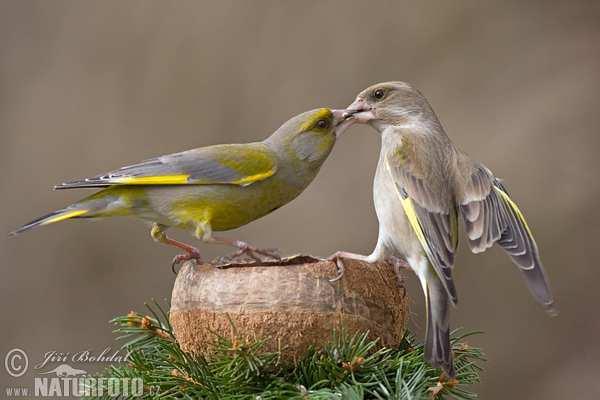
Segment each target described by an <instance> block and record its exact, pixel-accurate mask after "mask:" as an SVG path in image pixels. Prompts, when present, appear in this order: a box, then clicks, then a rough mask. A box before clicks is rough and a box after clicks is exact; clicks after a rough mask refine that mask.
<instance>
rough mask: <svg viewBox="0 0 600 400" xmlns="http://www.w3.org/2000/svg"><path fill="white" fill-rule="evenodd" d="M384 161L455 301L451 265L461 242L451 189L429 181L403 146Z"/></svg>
mask: <svg viewBox="0 0 600 400" xmlns="http://www.w3.org/2000/svg"><path fill="white" fill-rule="evenodd" d="M385 162H386V166H387V168H388V169H389V172H390V173H391V175H392V177H393V180H394V183H395V187H396V190H397V192H398V196H399V199H400V202H401V204H402V207H403V209H404V212H405V213H406V216H407V217H408V220H409V222H410V225H411V227H412V229H413V231H414V232H415V234H416V236H417V238H418V239H419V242H420V243H421V246H422V247H423V249H424V251H425V254H426V255H427V258H428V259H429V262H430V263H431V265H432V266H433V268H434V270H435V272H436V274H437V275H438V277H439V279H440V281H441V282H442V284H443V286H444V288H445V289H446V291H447V292H448V295H449V297H450V299H451V300H452V302H453V303H454V304H455V303H456V301H457V295H456V288H455V286H454V281H453V279H452V267H453V265H454V253H455V251H456V247H457V245H458V223H457V215H456V208H455V207H454V206H453V203H452V201H451V197H450V196H449V191H448V190H436V189H434V188H433V187H432V185H431V184H428V182H427V179H425V178H424V177H422V176H420V174H418V173H417V171H416V169H415V168H414V164H413V163H411V161H410V160H407V158H406V157H404V155H403V154H402V150H401V149H395V150H393V151H392V152H390V153H388V154H387V155H386V160H385Z"/></svg>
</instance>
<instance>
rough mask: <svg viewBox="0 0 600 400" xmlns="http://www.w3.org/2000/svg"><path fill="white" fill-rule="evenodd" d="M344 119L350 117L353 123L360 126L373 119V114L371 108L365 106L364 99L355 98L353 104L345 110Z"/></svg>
mask: <svg viewBox="0 0 600 400" xmlns="http://www.w3.org/2000/svg"><path fill="white" fill-rule="evenodd" d="M345 116H346V118H348V117H352V119H353V120H355V122H358V123H360V124H366V123H367V122H369V121H371V120H374V119H375V114H374V113H373V107H371V106H370V105H368V104H367V102H366V101H365V100H364V99H361V98H357V99H356V100H354V103H352V104H350V105H349V106H348V107H347V108H346V114H345Z"/></svg>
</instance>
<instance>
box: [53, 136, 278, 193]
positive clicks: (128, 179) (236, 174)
mask: <svg viewBox="0 0 600 400" xmlns="http://www.w3.org/2000/svg"><path fill="white" fill-rule="evenodd" d="M276 171H277V156H276V154H275V153H274V152H273V151H272V150H271V149H270V148H269V147H268V146H267V145H265V144H264V143H247V144H223V145H215V146H208V147H202V148H199V149H194V150H188V151H184V152H181V153H175V154H169V155H166V156H160V157H156V158H152V159H149V160H146V161H143V162H141V163H139V164H133V165H129V166H126V167H123V168H120V169H118V170H116V171H112V172H109V173H107V174H103V175H98V176H95V177H92V178H85V179H78V180H74V181H70V182H65V183H62V184H60V185H57V186H55V189H71V188H82V187H104V186H112V185H186V184H193V185H203V184H205V185H208V184H229V185H239V186H247V185H250V184H252V183H254V182H257V181H261V180H263V179H266V178H268V177H270V176H272V175H273V174H275V172H276Z"/></svg>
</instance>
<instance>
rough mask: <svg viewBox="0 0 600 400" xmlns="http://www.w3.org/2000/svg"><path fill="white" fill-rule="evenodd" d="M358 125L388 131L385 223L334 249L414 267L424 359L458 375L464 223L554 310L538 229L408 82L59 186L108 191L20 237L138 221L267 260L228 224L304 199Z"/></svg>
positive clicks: (480, 247)
mask: <svg viewBox="0 0 600 400" xmlns="http://www.w3.org/2000/svg"><path fill="white" fill-rule="evenodd" d="M355 123H361V124H369V125H370V126H371V127H372V128H373V129H375V130H376V131H377V132H378V133H379V134H380V136H381V153H380V157H379V163H378V165H377V171H376V174H375V180H374V185H373V194H374V196H373V198H374V204H375V209H376V213H377V218H378V220H379V237H378V240H377V245H376V247H375V249H374V250H373V252H372V253H371V254H370V255H366V256H365V255H360V254H354V253H349V252H344V251H341V252H337V253H335V254H334V255H333V256H331V257H330V259H332V260H335V261H336V262H337V264H338V267H340V269H341V268H343V259H344V258H351V259H358V260H363V261H367V262H376V261H390V262H393V263H395V264H396V265H398V266H405V267H408V268H410V269H412V270H413V271H414V272H415V274H416V275H417V277H418V278H419V280H420V283H421V286H422V288H423V292H424V294H425V302H426V310H427V330H426V338H425V357H426V359H427V361H428V362H429V363H430V364H431V365H432V366H434V367H440V368H442V369H443V370H444V372H445V373H446V374H447V375H448V376H449V377H454V376H455V374H456V371H455V369H454V365H453V360H452V350H451V348H450V339H449V334H450V328H449V311H450V308H451V305H456V302H457V292H456V287H455V285H454V281H453V278H452V269H453V265H454V255H455V253H456V249H457V245H458V224H459V220H462V221H463V223H464V225H465V230H466V233H467V236H468V244H469V246H470V248H471V250H472V251H473V252H474V253H479V252H483V251H485V250H486V249H487V248H489V247H491V246H492V245H493V244H498V245H499V246H500V247H501V248H502V249H504V251H505V252H506V253H507V254H508V255H509V257H510V258H511V259H512V261H513V262H514V263H515V264H516V265H517V267H518V268H519V269H520V271H521V272H522V274H523V277H524V278H525V281H526V283H527V285H528V287H529V289H530V291H531V294H532V295H533V297H534V298H535V300H537V301H538V302H539V303H540V304H542V305H543V306H544V307H545V308H546V310H547V311H548V312H549V313H551V314H552V313H555V311H554V308H553V303H554V302H553V298H552V294H551V292H550V288H549V285H548V279H547V277H546V274H545V272H544V268H543V266H542V264H541V261H540V257H539V254H538V248H537V245H536V243H535V240H534V238H533V235H532V232H531V229H530V227H529V225H528V224H527V222H526V221H525V217H524V215H523V213H522V211H521V210H520V209H519V207H518V206H517V204H516V203H515V201H514V200H513V199H512V198H511V197H510V195H509V193H508V191H507V189H506V187H505V186H504V184H503V183H502V181H501V180H500V179H498V178H497V177H495V176H494V174H493V173H492V172H491V171H490V170H489V169H488V168H486V167H485V166H484V165H483V164H480V163H478V162H475V161H473V160H471V159H470V158H469V157H468V156H467V155H466V154H464V153H463V152H461V151H460V150H459V149H457V148H456V147H455V146H454V144H453V143H452V142H451V141H450V138H449V137H448V136H447V135H446V132H445V131H444V129H443V127H442V124H441V123H440V121H439V120H438V118H437V116H436V114H435V113H434V111H433V110H432V108H431V106H430V105H429V103H428V102H427V100H426V99H425V97H424V96H423V95H422V94H421V93H420V92H419V91H418V90H416V89H414V88H413V87H412V86H411V85H409V84H406V83H403V82H386V83H380V84H376V85H373V86H371V87H369V88H367V89H365V90H363V91H362V92H360V93H359V94H358V96H357V97H356V99H355V101H354V102H353V103H352V104H351V105H350V106H348V107H347V108H346V109H345V110H331V109H328V108H320V109H316V110H312V111H307V112H305V113H302V114H299V115H297V116H295V117H293V118H291V119H290V120H289V121H287V122H285V123H284V124H283V125H282V126H281V127H280V128H279V129H277V130H276V131H275V132H274V133H273V134H272V135H271V136H269V137H267V138H266V139H264V140H263V141H260V142H253V143H245V144H223V145H215V146H208V147H202V148H198V149H194V150H189V151H184V152H181V153H176V154H170V155H165V156H160V157H156V158H153V159H149V160H146V161H143V162H141V163H139V164H133V165H129V166H125V167H123V168H121V169H118V170H116V171H113V172H109V173H107V174H103V175H98V176H95V177H92V178H85V179H79V180H74V181H70V182H66V183H62V184H60V185H58V186H56V187H55V188H56V189H71V188H102V190H100V191H98V192H96V193H94V194H92V195H91V196H88V197H86V198H84V199H83V200H81V201H78V202H76V203H74V204H72V205H70V206H68V207H65V208H63V209H61V210H58V211H55V212H52V213H50V214H48V215H45V216H43V217H40V218H38V219H36V220H34V221H32V222H30V223H29V224H26V225H24V226H23V227H21V228H19V229H18V230H16V231H15V232H13V233H12V234H18V233H21V232H24V231H26V230H29V229H31V228H33V227H36V226H40V225H48V224H51V223H54V222H59V221H63V220H67V219H74V218H76V219H79V218H98V217H112V216H126V215H130V216H136V217H139V218H141V219H143V220H146V221H149V222H150V223H151V224H152V228H151V236H152V238H153V239H154V240H156V241H157V242H161V243H166V244H170V245H173V246H176V247H178V248H180V249H181V250H183V251H184V253H183V254H182V255H179V256H176V257H175V259H174V264H176V263H179V262H181V261H183V260H189V259H196V260H198V261H199V262H201V257H200V253H199V252H198V250H197V249H196V248H194V247H192V246H190V245H188V244H185V243H182V242H179V241H176V240H174V239H172V238H170V237H168V236H167V235H166V233H165V230H166V229H167V228H169V227H178V228H182V229H185V230H188V231H190V232H192V233H193V235H194V236H195V237H196V238H198V239H201V240H202V241H204V242H206V243H220V244H226V245H231V246H234V247H236V248H237V249H238V252H237V253H236V254H248V255H251V256H253V257H256V258H259V257H261V256H273V254H272V253H271V252H270V251H267V250H262V249H258V248H255V247H253V246H251V245H249V244H248V243H245V242H242V241H238V240H230V239H227V238H223V237H220V236H217V235H214V234H213V232H216V231H226V230H230V229H234V228H237V227H240V226H242V225H245V224H247V223H249V222H251V221H253V220H255V219H258V218H260V217H262V216H264V215H266V214H269V213H270V212H272V211H274V210H276V209H277V208H279V207H281V206H283V205H285V204H287V203H289V202H290V201H291V200H293V199H294V198H296V197H297V196H298V195H299V194H300V193H302V191H303V190H304V189H305V188H306V187H307V186H308V185H309V184H310V183H311V182H312V180H313V179H314V178H315V176H316V175H317V173H318V172H319V169H320V168H321V165H322V164H323V162H324V161H325V160H326V159H327V157H328V156H329V154H330V152H331V150H332V148H333V146H334V144H335V142H336V140H337V138H338V137H339V136H340V134H341V133H342V132H343V131H345V130H346V129H347V128H348V127H350V126H351V125H353V124H355Z"/></svg>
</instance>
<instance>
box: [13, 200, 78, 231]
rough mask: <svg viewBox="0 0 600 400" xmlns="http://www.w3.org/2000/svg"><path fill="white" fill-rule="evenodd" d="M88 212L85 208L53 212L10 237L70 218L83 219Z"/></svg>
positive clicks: (72, 207) (71, 208) (35, 220)
mask: <svg viewBox="0 0 600 400" xmlns="http://www.w3.org/2000/svg"><path fill="white" fill-rule="evenodd" d="M88 212H89V210H86V209H84V208H78V207H77V206H71V207H67V208H63V209H62V210H57V211H53V212H51V213H49V214H46V215H43V216H41V217H39V218H36V219H34V220H33V221H31V222H29V223H27V224H25V225H23V226H22V227H20V228H19V229H17V230H14V231H12V232H10V233H9V234H8V235H9V236H16V235H18V234H21V233H23V232H26V231H28V230H30V229H33V228H35V227H38V226H44V225H49V224H53V223H55V222H60V221H64V220H66V219H70V218H78V217H82V216H83V215H85V214H86V213H88Z"/></svg>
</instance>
